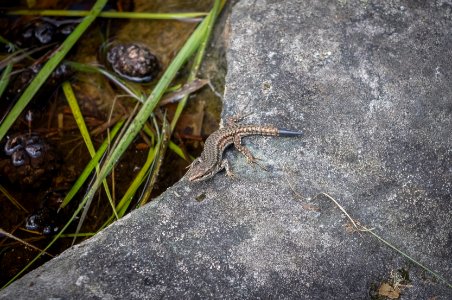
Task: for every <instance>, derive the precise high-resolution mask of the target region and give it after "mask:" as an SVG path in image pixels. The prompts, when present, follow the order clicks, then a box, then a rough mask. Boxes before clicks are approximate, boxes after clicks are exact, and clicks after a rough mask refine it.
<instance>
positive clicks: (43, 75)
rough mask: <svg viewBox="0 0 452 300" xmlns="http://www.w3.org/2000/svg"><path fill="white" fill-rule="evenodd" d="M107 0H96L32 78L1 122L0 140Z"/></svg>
mask: <svg viewBox="0 0 452 300" xmlns="http://www.w3.org/2000/svg"><path fill="white" fill-rule="evenodd" d="M106 3H107V0H97V1H96V3H95V4H94V6H93V8H92V9H91V11H90V12H89V13H88V15H87V16H86V17H85V18H84V19H83V21H82V22H81V23H80V24H79V25H78V26H77V27H76V28H75V29H74V31H73V32H72V33H71V34H70V35H69V36H68V37H67V38H66V40H65V41H64V42H63V43H62V44H61V45H60V47H59V48H58V50H57V51H55V53H54V54H53V56H52V57H51V58H50V59H49V60H48V61H47V63H46V64H45V65H44V66H43V67H42V69H41V71H39V73H38V74H37V75H36V77H35V78H34V79H33V80H32V82H31V83H30V85H29V86H28V87H27V88H26V89H25V91H24V93H23V94H22V96H21V97H20V98H19V100H18V101H17V103H16V105H14V107H13V108H12V109H11V111H10V113H9V114H8V115H7V116H6V118H5V120H4V121H3V123H2V124H1V125H0V140H2V139H3V137H4V136H5V135H6V133H7V131H8V129H9V128H10V127H11V126H12V124H13V123H14V122H15V121H16V119H17V118H18V117H19V115H20V114H21V113H22V111H23V110H24V109H25V107H26V106H27V104H28V103H29V102H30V101H31V99H32V98H33V96H34V95H35V94H36V92H37V91H38V90H39V88H40V87H41V86H42V85H43V84H44V82H45V81H46V80H47V78H48V77H49V76H50V74H51V73H52V72H53V70H54V69H55V68H56V67H57V66H58V64H59V63H60V62H61V60H62V59H63V58H64V57H65V56H66V54H67V53H68V52H69V50H70V49H71V48H72V46H74V44H75V43H76V42H77V40H78V39H79V38H80V37H81V35H82V34H83V33H84V32H85V31H86V29H87V28H88V27H89V26H90V25H91V23H93V22H94V20H95V19H96V16H97V15H98V14H99V13H100V11H101V10H102V8H103V7H104V5H105V4H106Z"/></svg>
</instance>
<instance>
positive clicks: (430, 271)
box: [286, 176, 452, 288]
mask: <svg viewBox="0 0 452 300" xmlns="http://www.w3.org/2000/svg"><path fill="white" fill-rule="evenodd" d="M286 179H287V182H290V181H289V179H288V176H286ZM289 187H290V188H291V189H292V191H293V192H294V193H295V194H296V195H298V196H299V194H298V193H297V192H295V190H294V189H293V188H292V185H291V184H290V183H289ZM320 195H323V196H325V197H327V198H328V199H330V200H331V201H333V202H334V204H336V206H337V207H338V208H339V209H340V210H341V211H342V212H343V213H344V214H345V216H346V217H347V218H348V219H349V220H350V221H351V222H352V224H353V226H354V227H355V228H356V229H357V230H358V231H361V232H368V233H370V234H371V235H373V236H374V237H376V238H377V239H378V240H380V241H381V242H383V243H384V244H385V245H386V246H388V247H389V248H391V249H393V250H394V251H396V252H397V253H399V254H400V255H402V256H403V257H405V258H406V259H408V260H410V261H411V262H412V263H414V264H416V265H418V266H419V267H421V268H422V269H424V270H425V271H427V272H429V273H430V274H432V275H433V276H434V277H436V278H437V279H439V280H441V281H442V282H443V283H445V284H446V285H447V286H448V287H449V288H452V284H451V283H449V282H448V281H447V280H446V279H445V278H444V277H443V276H441V275H440V274H438V273H436V272H434V271H432V270H430V269H429V268H428V267H426V266H424V265H423V264H421V263H420V262H418V261H417V260H415V259H414V258H412V257H411V256H409V255H408V254H406V253H405V252H403V251H402V250H399V249H398V248H397V247H395V246H393V245H392V244H391V243H390V242H388V241H386V240H385V239H383V238H382V237H380V236H379V235H378V234H376V233H374V232H373V228H371V229H369V228H367V227H366V226H364V225H361V224H360V223H359V222H358V221H355V220H354V219H353V218H352V217H351V216H350V215H349V214H348V213H347V211H346V210H345V209H344V208H343V207H342V206H341V205H340V204H339V203H338V202H337V201H336V200H335V199H334V198H333V197H331V196H330V195H328V194H327V193H324V192H322V193H319V194H317V195H316V196H315V197H314V199H315V198H317V197H318V196H320Z"/></svg>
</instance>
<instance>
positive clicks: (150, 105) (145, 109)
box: [84, 0, 219, 201]
mask: <svg viewBox="0 0 452 300" xmlns="http://www.w3.org/2000/svg"><path fill="white" fill-rule="evenodd" d="M218 1H219V0H217V1H216V3H217V2H218ZM212 14H213V13H212V12H211V13H209V16H208V17H207V18H206V19H205V20H203V21H202V22H201V24H200V25H199V26H198V27H197V28H196V30H195V31H194V32H193V33H192V35H191V36H190V38H189V39H188V40H187V42H186V43H185V44H184V46H183V47H182V49H181V50H180V51H179V53H178V54H177V55H176V57H175V58H174V60H173V61H172V62H171V64H170V65H169V66H168V69H167V70H166V71H165V73H164V74H163V76H162V78H161V79H160V80H159V82H158V83H157V85H156V86H155V88H154V90H153V91H152V93H151V95H150V96H149V97H148V99H146V101H145V102H144V103H143V106H142V108H141V109H140V111H139V112H138V113H137V115H136V116H135V118H134V120H133V121H132V122H131V124H130V126H129V127H128V128H127V130H126V132H125V134H124V138H123V139H122V141H121V142H120V143H119V144H118V146H117V147H116V148H114V149H113V150H112V152H111V154H110V155H109V156H108V157H107V159H106V161H105V163H104V165H103V167H102V169H101V171H100V173H99V176H98V178H97V179H96V181H95V182H94V183H93V186H92V187H91V188H90V190H89V191H88V193H87V195H86V196H85V199H84V201H87V200H88V199H89V198H92V197H94V194H95V193H96V191H97V190H98V189H99V187H100V184H101V182H102V181H103V180H104V179H105V178H106V177H107V175H108V174H109V173H110V172H111V170H112V169H113V166H114V165H115V164H116V162H118V161H119V159H120V157H121V156H122V155H123V153H124V152H125V151H126V149H127V148H128V146H129V145H130V144H131V142H132V141H133V139H134V138H135V137H136V135H137V134H138V133H139V132H140V130H141V129H142V127H143V125H144V124H145V122H146V121H147V119H148V118H149V116H150V115H151V114H152V112H153V110H154V108H155V107H156V106H157V104H158V102H159V100H160V98H161V97H162V95H163V93H164V92H165V90H166V88H167V87H168V86H169V84H170V83H171V81H172V80H173V78H174V77H175V75H176V73H177V71H178V70H179V69H180V68H181V67H182V65H183V64H184V63H185V62H186V61H187V60H188V59H189V58H190V57H191V55H192V54H193V53H194V52H195V51H196V49H198V47H199V45H200V43H201V42H202V39H203V37H204V36H205V34H206V30H207V25H208V21H209V20H210V18H209V17H210V16H211V15H212Z"/></svg>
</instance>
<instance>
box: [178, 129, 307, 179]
mask: <svg viewBox="0 0 452 300" xmlns="http://www.w3.org/2000/svg"><path fill="white" fill-rule="evenodd" d="M248 135H263V136H282V137H288V136H301V135H303V132H302V131H291V130H286V129H281V128H277V127H275V126H273V125H251V124H244V125H242V124H236V123H233V122H229V125H228V126H227V127H223V128H220V129H218V130H217V131H215V132H214V133H212V134H211V135H210V136H209V137H208V138H207V140H206V142H205V144H204V150H203V152H202V153H201V156H200V157H198V158H197V159H195V160H194V161H193V162H192V163H191V165H190V166H189V169H188V172H187V174H186V176H187V177H188V180H189V181H203V180H206V179H209V178H212V177H213V176H214V175H215V174H216V173H218V172H220V171H221V170H223V169H225V170H226V174H227V175H228V176H233V175H234V173H232V170H231V168H230V166H229V162H228V160H227V159H223V152H224V150H225V149H226V148H227V147H228V146H229V145H231V144H234V146H235V148H237V150H239V151H240V152H241V153H242V154H243V155H245V156H246V158H247V160H248V162H249V163H255V162H256V158H255V157H254V156H253V155H252V154H251V152H250V151H249V150H248V149H247V148H246V147H245V146H243V145H242V143H241V141H242V137H244V136H248Z"/></svg>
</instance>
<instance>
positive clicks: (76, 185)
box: [60, 121, 124, 208]
mask: <svg viewBox="0 0 452 300" xmlns="http://www.w3.org/2000/svg"><path fill="white" fill-rule="evenodd" d="M123 124H124V121H120V122H118V123H116V125H115V126H114V127H113V129H112V130H111V133H110V137H109V138H107V139H105V141H104V142H103V143H102V145H101V146H100V147H99V149H98V150H97V152H96V154H95V155H94V156H93V158H92V159H91V161H90V162H89V163H88V164H87V165H86V167H85V169H84V170H83V172H82V174H81V175H80V176H79V178H78V179H77V181H76V182H75V183H74V185H73V186H72V188H71V189H70V190H69V192H68V193H67V195H66V197H64V200H63V202H62V203H61V205H60V208H63V207H65V206H66V205H68V204H69V202H70V201H71V200H72V198H74V196H75V194H77V192H78V191H79V190H80V188H81V187H82V185H83V184H84V183H85V181H86V179H87V178H88V177H89V175H90V174H91V172H92V171H93V170H94V168H95V167H96V166H97V165H98V164H99V161H100V159H101V158H102V156H103V155H104V153H105V151H106V150H107V147H108V145H109V144H110V140H113V139H114V137H115V136H116V134H117V133H118V132H119V129H121V127H122V125H123Z"/></svg>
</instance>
